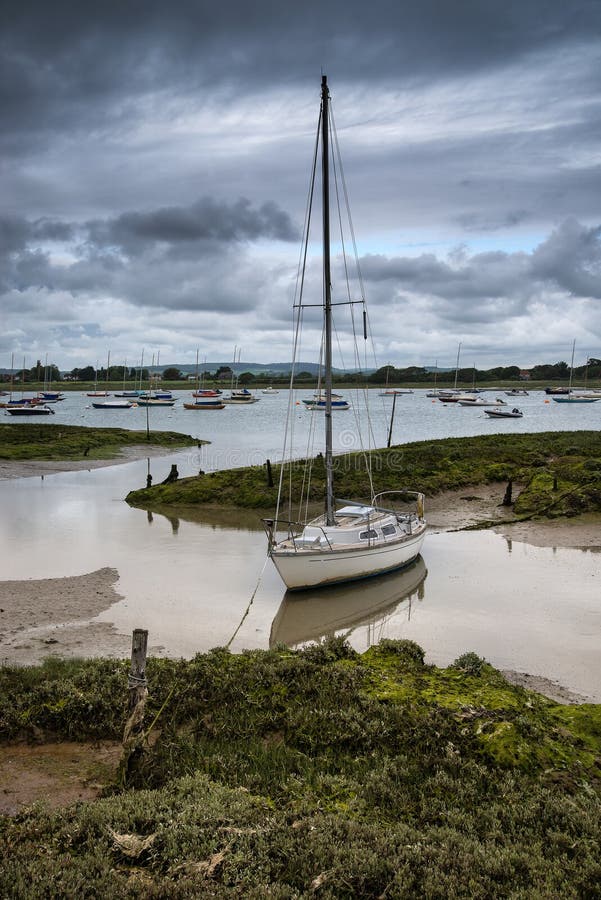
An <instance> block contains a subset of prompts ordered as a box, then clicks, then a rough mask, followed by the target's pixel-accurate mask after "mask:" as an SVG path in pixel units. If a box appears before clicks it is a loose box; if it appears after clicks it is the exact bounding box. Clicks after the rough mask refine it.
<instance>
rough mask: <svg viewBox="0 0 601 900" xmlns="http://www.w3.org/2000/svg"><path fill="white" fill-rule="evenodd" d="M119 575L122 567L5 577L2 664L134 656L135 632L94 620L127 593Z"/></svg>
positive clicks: (0, 589)
mask: <svg viewBox="0 0 601 900" xmlns="http://www.w3.org/2000/svg"><path fill="white" fill-rule="evenodd" d="M118 578H119V573H118V572H117V570H116V569H111V568H104V569H98V570H97V571H96V572H90V573H88V574H86V575H75V576H70V577H67V578H43V579H37V580H34V579H27V580H25V581H0V664H2V665H19V666H25V665H36V664H37V663H40V662H42V660H43V659H45V658H47V657H48V656H61V657H66V658H69V657H89V656H108V657H118V658H121V657H124V656H128V655H129V653H130V648H131V635H128V634H127V635H126V634H119V632H118V631H117V630H116V629H115V628H114V627H113V626H112V625H110V624H109V623H106V622H94V621H93V619H94V618H95V617H96V616H97V615H98V614H99V613H101V612H103V611H104V610H106V609H109V607H110V606H112V604H113V603H116V602H117V601H119V600H122V599H123V597H122V595H121V594H119V593H117V591H116V590H115V583H116V582H117V580H118ZM157 649H160V648H157Z"/></svg>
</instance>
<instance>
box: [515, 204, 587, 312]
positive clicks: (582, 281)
mask: <svg viewBox="0 0 601 900" xmlns="http://www.w3.org/2000/svg"><path fill="white" fill-rule="evenodd" d="M531 268H532V272H533V274H534V276H535V277H536V278H540V279H544V280H548V281H551V282H554V283H556V284H557V285H558V286H559V287H560V288H562V289H563V290H565V291H568V292H569V293H570V294H572V295H573V296H576V297H586V296H589V297H595V298H596V299H598V300H599V299H601V226H599V227H597V228H585V227H584V226H583V225H581V224H580V223H579V222H577V221H576V220H575V219H568V220H567V221H566V222H563V224H562V225H561V226H560V227H559V228H557V229H556V230H555V231H554V232H553V233H552V234H551V235H550V236H549V238H548V239H547V240H546V241H545V242H544V243H543V244H541V245H540V247H537V249H536V250H535V251H534V253H533V254H532V267H531Z"/></svg>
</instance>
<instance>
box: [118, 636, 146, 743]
mask: <svg viewBox="0 0 601 900" xmlns="http://www.w3.org/2000/svg"><path fill="white" fill-rule="evenodd" d="M147 648H148V631H145V630H144V629H143V628H135V629H134V632H133V634H132V640H131V668H130V672H129V677H128V679H127V686H128V688H129V709H128V716H127V722H126V723H125V730H124V733H123V744H124V746H125V748H126V750H127V749H129V750H131V749H133V746H134V745H135V743H136V741H137V740H138V738H139V737H140V735H141V734H142V730H143V726H144V708H145V706H146V698H147V697H148V682H147V681H146V650H147Z"/></svg>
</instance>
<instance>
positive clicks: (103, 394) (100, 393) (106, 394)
mask: <svg viewBox="0 0 601 900" xmlns="http://www.w3.org/2000/svg"><path fill="white" fill-rule="evenodd" d="M110 362H111V351H110V350H109V352H108V357H107V360H106V385H107V389H106V390H105V391H99V390H98V361H96V370H95V373H94V390H93V391H88V392H87V394H86V396H87V397H110V394H109V391H108V383H109V365H110Z"/></svg>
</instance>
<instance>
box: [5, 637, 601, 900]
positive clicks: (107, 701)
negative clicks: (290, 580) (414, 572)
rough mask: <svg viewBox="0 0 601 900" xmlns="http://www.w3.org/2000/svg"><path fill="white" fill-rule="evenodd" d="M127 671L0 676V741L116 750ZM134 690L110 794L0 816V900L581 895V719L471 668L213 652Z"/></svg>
mask: <svg viewBox="0 0 601 900" xmlns="http://www.w3.org/2000/svg"><path fill="white" fill-rule="evenodd" d="M127 669H128V664H127V662H126V661H123V662H114V661H106V660H105V661H103V660H86V661H84V660H80V661H70V662H68V663H67V662H64V663H63V662H61V661H55V660H53V661H51V662H49V663H48V664H46V665H45V666H42V667H36V668H30V669H26V670H18V669H14V668H10V669H6V668H5V669H0V711H1V716H0V722H1V723H2V730H3V733H4V735H5V736H9V735H12V736H15V734H17V733H18V734H22V733H23V731H24V722H26V726H27V728H28V729H30V730H31V733H34V731H35V734H36V737H37V739H38V740H39V739H41V738H43V737H44V736H49V735H70V736H71V737H73V736H75V737H80V738H82V739H83V738H86V737H87V738H89V737H90V736H92V735H94V736H98V737H102V736H111V735H113V734H115V732H117V731H118V730H119V724H120V723H122V721H123V718H124V716H125V700H126V695H127ZM147 676H148V679H149V701H148V708H147V721H152V720H153V719H154V717H155V716H156V715H157V714H158V716H159V718H158V721H157V727H156V729H155V732H154V734H153V735H152V740H150V742H149V744H148V746H147V748H146V750H145V751H144V752H143V753H142V754H141V755H140V757H139V758H138V759H137V760H136V761H135V764H134V765H133V766H132V767H131V770H130V774H129V777H130V785H129V789H128V790H126V791H121V790H115V796H113V797H107V798H106V799H103V800H101V801H97V802H95V803H89V804H85V803H81V804H77V805H75V806H72V807H70V808H68V809H65V810H61V811H59V812H56V813H48V812H47V811H45V810H44V809H43V808H41V807H39V806H38V807H35V808H33V809H31V810H27V811H25V812H23V813H22V814H21V815H20V816H18V817H16V818H14V819H6V818H4V819H2V818H1V817H0V854H1V855H2V859H3V866H2V867H1V868H0V895H2V896H7V897H8V896H10V897H13V896H14V897H21V896H22V897H27V896H32V895H35V896H87V897H105V898H109V900H110V898H121V897H132V898H133V897H138V896H145V897H150V898H152V897H156V898H158V897H166V896H169V897H182V898H183V897H204V896H215V897H229V896H244V897H251V898H257V900H258V898H259V897H264V896H273V897H281V898H284V897H286V898H291V897H299V898H300V897H309V896H313V895H315V894H316V893H318V894H319V895H320V896H324V897H331V898H335V897H341V896H348V897H352V896H361V897H379V896H398V897H413V896H424V897H466V898H467V897H470V898H473V897H481V898H488V897H493V896H495V897H496V896H499V897H501V896H516V897H517V896H520V897H528V896H541V897H543V896H545V897H555V896H557V897H573V898H577V897H593V896H596V895H597V893H598V885H599V882H600V878H601V864H600V860H599V845H600V843H601V789H600V784H601V769H600V756H601V754H600V753H599V750H600V741H601V707H599V706H596V705H590V704H589V705H585V706H581V707H564V706H559V705H557V704H555V703H551V702H550V701H547V700H545V699H544V698H542V697H540V696H539V695H537V694H534V693H532V692H528V691H525V690H523V689H521V688H517V687H514V686H512V685H510V684H508V683H507V682H505V680H504V679H503V677H502V676H501V675H500V673H499V672H497V671H496V670H495V669H493V668H492V667H491V666H490V665H489V664H487V663H486V662H485V661H484V660H479V659H478V658H477V657H475V655H474V654H466V655H464V657H461V658H460V659H459V660H457V661H456V663H455V664H454V665H453V666H450V667H448V668H446V669H440V668H437V667H436V666H430V665H426V664H425V662H424V654H423V650H422V649H421V648H420V647H419V646H418V645H416V644H415V643H413V642H412V641H386V642H383V643H382V644H380V645H378V646H376V647H372V648H370V650H369V651H367V652H366V653H365V654H363V655H358V654H357V653H355V651H353V650H352V648H350V647H349V646H348V645H347V644H346V643H345V642H344V641H343V640H340V639H337V640H330V641H324V642H322V643H320V644H317V645H313V646H311V647H308V648H306V649H305V650H302V651H291V650H270V651H249V652H244V653H242V654H238V655H234V654H230V653H229V652H228V651H227V650H225V649H223V648H217V649H215V650H213V651H211V652H210V653H207V654H203V655H198V656H196V657H195V658H194V659H192V660H189V661H185V660H167V659H165V660H161V659H150V660H149V661H148V666H147ZM119 836H121V837H119ZM128 836H130V837H128ZM128 841H129V847H128ZM132 846H133V848H134V849H133V850H132V849H131V848H132ZM136 847H137V849H136ZM533 885H536V894H533V893H532V886H533Z"/></svg>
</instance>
